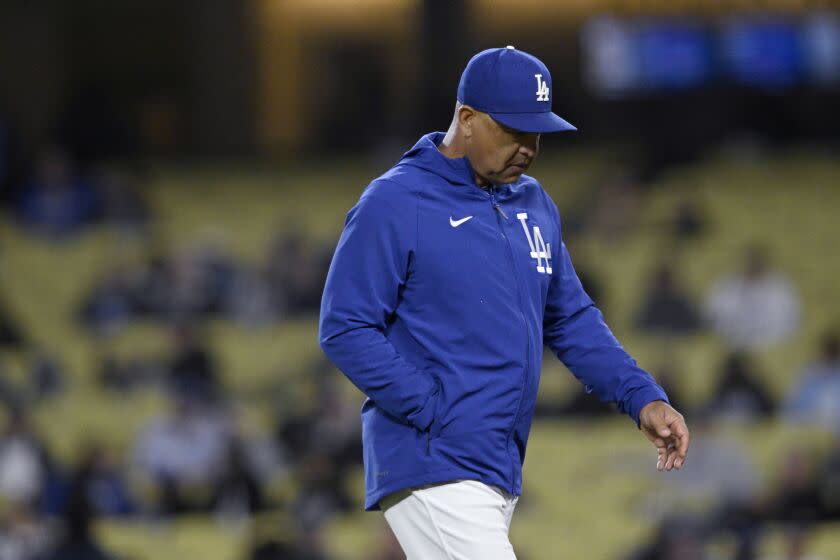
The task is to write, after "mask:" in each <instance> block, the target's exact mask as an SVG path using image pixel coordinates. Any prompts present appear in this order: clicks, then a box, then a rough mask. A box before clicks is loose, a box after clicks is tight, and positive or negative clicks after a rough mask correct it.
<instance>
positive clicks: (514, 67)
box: [458, 46, 577, 132]
mask: <svg viewBox="0 0 840 560" xmlns="http://www.w3.org/2000/svg"><path fill="white" fill-rule="evenodd" d="M552 92H553V90H552V89H551V74H550V73H549V71H548V68H546V66H545V64H543V63H542V61H541V60H540V59H538V58H537V57H535V56H533V55H530V54H528V53H526V52H523V51H520V50H517V49H515V48H514V47H512V46H508V47H505V48H503V49H501V48H500V49H488V50H486V51H481V52H480V53H478V54H477V55H475V56H474V57H472V58H471V59H470V61H469V62H468V63H467V67H466V68H464V72H463V74H461V82H460V83H459V84H458V101H460V102H461V103H463V104H464V105H469V106H470V107H472V108H474V109H477V110H479V111H481V112H482V113H487V114H488V115H490V116H491V117H493V120H495V121H496V122H499V123H501V124H503V125H505V126H507V127H509V128H512V129H514V130H519V131H521V132H563V131H567V130H577V128H575V127H574V126H573V125H571V124H570V123H568V122H567V121H565V120H563V119H561V118H560V117H559V116H557V115H555V114H554V113H552V112H551V99H552V96H553V93H552Z"/></svg>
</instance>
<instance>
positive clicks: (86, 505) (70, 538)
mask: <svg viewBox="0 0 840 560" xmlns="http://www.w3.org/2000/svg"><path fill="white" fill-rule="evenodd" d="M88 484H89V481H85V480H84V478H82V479H79V480H77V481H76V485H74V487H73V488H72V489H71V492H70V499H69V501H68V504H67V507H66V509H65V511H64V515H63V521H64V523H63V525H62V533H61V536H60V537H59V538H58V540H57V542H56V543H55V545H54V546H53V547H52V548H51V550H50V551H49V552H48V553H47V554H46V555H44V556H42V557H41V558H45V559H46V560H69V559H70V558H72V559H73V560H110V559H111V558H113V557H112V556H111V555H110V554H108V553H106V552H105V551H104V550H103V549H102V547H101V546H100V545H99V544H98V543H97V542H96V540H95V538H94V535H93V534H92V532H91V523H92V522H93V520H94V517H95V515H96V512H95V508H94V507H93V506H92V504H91V502H90V499H89V491H90V487H89V486H88Z"/></svg>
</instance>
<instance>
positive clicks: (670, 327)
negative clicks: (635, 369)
mask: <svg viewBox="0 0 840 560" xmlns="http://www.w3.org/2000/svg"><path fill="white" fill-rule="evenodd" d="M648 285H649V286H650V291H649V292H648V294H647V295H646V296H645V297H644V303H643V304H642V307H641V309H640V310H639V312H638V314H637V315H636V327H637V328H638V329H640V330H642V331H646V332H649V333H654V334H659V335H663V336H668V335H677V334H685V333H690V332H693V331H695V330H697V328H698V326H699V324H700V318H699V316H698V313H697V310H696V309H695V307H694V304H693V303H692V302H691V300H690V299H689V297H688V295H687V294H686V292H685V289H684V288H683V287H682V286H681V285H680V283H679V282H678V281H677V279H676V277H675V273H674V269H673V268H672V267H671V266H670V265H669V264H666V263H663V264H661V265H659V267H658V268H657V269H656V272H655V273H654V274H653V278H652V280H651V281H650V282H649V283H648Z"/></svg>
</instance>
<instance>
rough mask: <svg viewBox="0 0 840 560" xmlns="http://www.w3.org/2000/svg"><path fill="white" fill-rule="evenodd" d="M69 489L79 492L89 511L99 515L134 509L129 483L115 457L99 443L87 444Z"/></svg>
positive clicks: (123, 513) (116, 513)
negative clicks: (87, 446)
mask: <svg viewBox="0 0 840 560" xmlns="http://www.w3.org/2000/svg"><path fill="white" fill-rule="evenodd" d="M71 492H76V493H80V494H82V496H76V497H75V498H73V497H72V496H71V499H82V498H83V499H84V500H85V502H86V505H87V507H88V508H89V509H90V511H91V512H92V513H94V514H96V515H98V516H118V515H126V514H129V513H132V512H133V511H134V503H133V500H132V498H131V496H130V494H129V490H128V485H127V484H126V481H125V480H124V478H123V474H122V472H121V470H120V465H119V464H118V463H117V459H116V457H114V455H113V454H112V453H111V452H110V451H109V450H108V449H107V448H105V447H104V446H102V445H101V444H97V443H94V444H92V445H90V447H89V448H88V450H87V452H86V453H85V455H84V458H83V459H82V462H81V464H80V466H79V468H78V470H77V471H76V473H75V474H74V476H73V479H72V481H71Z"/></svg>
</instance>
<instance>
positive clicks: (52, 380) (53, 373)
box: [29, 350, 64, 399]
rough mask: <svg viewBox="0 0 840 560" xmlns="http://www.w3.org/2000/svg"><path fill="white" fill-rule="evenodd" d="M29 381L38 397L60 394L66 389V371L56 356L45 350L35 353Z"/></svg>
mask: <svg viewBox="0 0 840 560" xmlns="http://www.w3.org/2000/svg"><path fill="white" fill-rule="evenodd" d="M29 383H30V386H31V389H32V393H33V396H34V397H35V398H36V399H42V398H45V397H49V396H51V395H55V394H58V393H60V392H61V391H62V390H63V389H64V372H63V371H62V368H61V365H60V364H59V363H58V361H57V360H56V359H55V357H54V356H52V355H50V354H48V353H47V352H45V351H44V350H39V351H38V352H36V353H35V357H34V360H33V364H32V368H31V369H30V371H29Z"/></svg>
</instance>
